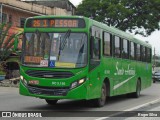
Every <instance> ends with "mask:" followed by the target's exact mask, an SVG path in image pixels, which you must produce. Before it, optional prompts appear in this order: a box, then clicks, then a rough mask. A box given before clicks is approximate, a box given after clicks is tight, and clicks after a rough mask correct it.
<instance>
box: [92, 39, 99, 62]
mask: <svg viewBox="0 0 160 120" xmlns="http://www.w3.org/2000/svg"><path fill="white" fill-rule="evenodd" d="M93 39H94V40H93V59H97V60H98V59H100V40H99V39H98V38H93Z"/></svg>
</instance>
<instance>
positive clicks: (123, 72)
mask: <svg viewBox="0 0 160 120" xmlns="http://www.w3.org/2000/svg"><path fill="white" fill-rule="evenodd" d="M118 64H119V63H118V62H117V63H116V70H117V72H116V73H114V75H135V70H134V68H130V64H129V65H128V69H126V70H125V69H124V68H121V69H119V68H118Z"/></svg>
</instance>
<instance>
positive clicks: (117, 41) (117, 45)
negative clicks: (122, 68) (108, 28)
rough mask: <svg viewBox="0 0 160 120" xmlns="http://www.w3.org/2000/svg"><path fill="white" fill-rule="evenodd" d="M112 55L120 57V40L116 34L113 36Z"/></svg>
mask: <svg viewBox="0 0 160 120" xmlns="http://www.w3.org/2000/svg"><path fill="white" fill-rule="evenodd" d="M114 57H117V58H120V57H121V41H120V38H119V37H117V36H115V37H114Z"/></svg>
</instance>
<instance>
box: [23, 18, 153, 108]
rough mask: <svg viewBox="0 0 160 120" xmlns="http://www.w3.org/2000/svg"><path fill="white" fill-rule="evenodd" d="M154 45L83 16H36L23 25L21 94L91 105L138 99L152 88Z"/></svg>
mask: <svg viewBox="0 0 160 120" xmlns="http://www.w3.org/2000/svg"><path fill="white" fill-rule="evenodd" d="M151 48H152V47H151V45H150V44H148V43H146V42H143V41H140V40H138V39H136V38H135V37H134V36H132V35H130V34H127V33H125V32H123V31H121V30H118V29H116V28H113V27H109V26H107V25H105V24H103V23H99V22H97V21H94V20H92V19H89V18H86V17H81V16H36V17H32V18H28V19H27V20H26V22H25V27H24V37H23V45H22V56H21V58H22V60H21V66H20V74H21V76H20V79H21V81H20V94H21V95H25V96H32V97H38V98H41V99H45V100H46V102H47V103H48V104H50V105H53V104H56V103H57V101H58V100H61V99H75V100H90V101H91V102H93V103H94V104H95V105H96V106H99V107H100V106H104V105H105V102H106V98H107V97H109V96H116V95H121V94H130V95H132V96H134V97H139V96H140V91H141V90H142V89H144V88H147V87H149V86H151V83H152V77H151V76H152V64H151V56H152V55H151V53H152V50H151Z"/></svg>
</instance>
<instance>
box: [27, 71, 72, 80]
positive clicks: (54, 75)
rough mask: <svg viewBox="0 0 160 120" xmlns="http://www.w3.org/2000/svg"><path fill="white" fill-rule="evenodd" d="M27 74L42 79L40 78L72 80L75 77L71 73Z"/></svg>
mask: <svg viewBox="0 0 160 120" xmlns="http://www.w3.org/2000/svg"><path fill="white" fill-rule="evenodd" d="M26 74H27V75H29V76H32V77H40V78H55V79H61V78H70V77H72V76H73V73H71V72H63V71H42V70H36V71H35V70H28V71H26Z"/></svg>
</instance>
